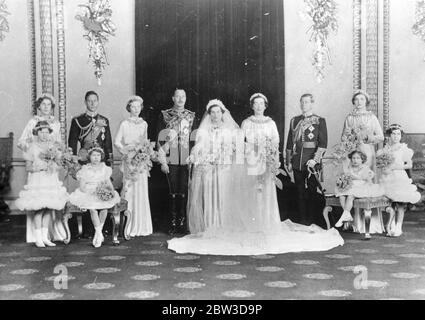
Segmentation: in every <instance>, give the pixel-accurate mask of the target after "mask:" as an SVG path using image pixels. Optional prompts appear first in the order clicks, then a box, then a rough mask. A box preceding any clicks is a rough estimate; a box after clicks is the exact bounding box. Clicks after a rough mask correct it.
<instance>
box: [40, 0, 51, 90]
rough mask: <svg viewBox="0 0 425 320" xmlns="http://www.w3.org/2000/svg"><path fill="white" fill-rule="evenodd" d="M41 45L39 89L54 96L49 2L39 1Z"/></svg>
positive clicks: (48, 0) (47, 0)
mask: <svg viewBox="0 0 425 320" xmlns="http://www.w3.org/2000/svg"><path fill="white" fill-rule="evenodd" d="M39 8H40V9H39V10H40V44H41V48H40V51H41V89H42V91H43V92H45V93H50V94H52V95H54V90H53V89H54V83H53V77H54V76H53V37H52V14H51V3H50V0H39Z"/></svg>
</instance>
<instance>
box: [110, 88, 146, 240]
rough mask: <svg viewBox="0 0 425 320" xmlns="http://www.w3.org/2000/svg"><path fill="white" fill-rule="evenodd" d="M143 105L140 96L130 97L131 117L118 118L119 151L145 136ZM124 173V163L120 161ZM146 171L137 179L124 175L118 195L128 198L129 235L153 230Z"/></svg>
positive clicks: (128, 103) (143, 233) (125, 152)
mask: <svg viewBox="0 0 425 320" xmlns="http://www.w3.org/2000/svg"><path fill="white" fill-rule="evenodd" d="M142 108H143V99H142V98H141V97H139V96H133V97H130V99H129V100H128V102H127V105H126V109H127V111H128V112H129V113H130V117H129V118H128V119H126V120H124V121H122V122H121V124H120V127H119V129H118V133H117V135H116V137H115V146H116V147H117V148H118V150H119V151H120V152H121V154H123V155H125V154H127V153H128V152H129V151H130V150H131V149H132V148H134V147H135V146H136V145H137V144H139V143H141V142H143V141H145V140H147V130H148V124H147V122H146V121H145V120H143V119H142V118H140V117H139V114H140V112H141V111H142ZM121 171H122V172H123V173H125V163H124V162H122V164H121ZM148 174H149V172H141V173H138V176H137V179H136V181H134V180H131V179H128V178H126V177H125V174H124V178H123V190H122V192H121V197H122V198H123V199H125V200H127V201H128V209H129V211H131V221H130V236H131V237H137V236H147V235H150V234H152V218H151V209H150V205H149V193H148Z"/></svg>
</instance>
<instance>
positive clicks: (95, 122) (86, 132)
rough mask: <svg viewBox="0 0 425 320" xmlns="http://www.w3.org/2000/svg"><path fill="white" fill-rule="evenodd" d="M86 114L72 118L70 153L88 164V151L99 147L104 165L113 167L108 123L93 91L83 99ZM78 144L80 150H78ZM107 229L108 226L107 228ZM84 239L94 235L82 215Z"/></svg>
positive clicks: (86, 218) (91, 227)
mask: <svg viewBox="0 0 425 320" xmlns="http://www.w3.org/2000/svg"><path fill="white" fill-rule="evenodd" d="M84 101H85V104H86V112H85V113H82V114H80V115H79V116H77V117H74V118H73V119H72V121H71V128H70V130H69V137H68V146H69V147H70V148H72V152H73V153H74V154H75V155H78V156H79V157H80V163H81V164H86V163H88V162H89V159H88V150H89V149H90V148H92V147H94V146H99V147H100V148H102V149H103V151H104V152H105V159H104V161H105V164H106V165H108V166H110V167H112V166H113V155H112V138H111V130H110V128H109V121H108V119H107V118H106V117H104V116H102V115H100V114H98V113H97V109H98V107H99V96H98V94H97V93H96V92H94V91H88V92H87V93H86V95H85V98H84ZM78 143H80V149H79V150H78ZM107 228H108V226H107ZM83 230H84V237H90V235H91V234H93V233H94V228H93V224H92V223H91V219H90V215H83Z"/></svg>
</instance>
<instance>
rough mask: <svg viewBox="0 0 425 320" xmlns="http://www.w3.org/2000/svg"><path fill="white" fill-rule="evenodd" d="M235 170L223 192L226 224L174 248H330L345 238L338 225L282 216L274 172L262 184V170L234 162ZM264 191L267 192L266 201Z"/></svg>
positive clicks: (222, 251) (243, 251) (175, 242)
mask: <svg viewBox="0 0 425 320" xmlns="http://www.w3.org/2000/svg"><path fill="white" fill-rule="evenodd" d="M231 172H232V173H231V174H232V179H231V180H232V182H231V183H230V184H229V185H228V186H227V187H226V188H225V189H226V191H225V192H222V193H221V194H224V195H225V198H223V199H222V201H221V203H222V204H223V207H222V213H221V217H222V221H221V224H219V225H212V226H209V227H207V228H206V229H205V230H203V231H200V232H197V233H195V234H190V235H187V236H184V237H182V238H174V239H171V240H169V241H168V248H169V249H170V250H173V251H175V252H177V253H195V254H211V255H231V256H232V255H261V254H279V253H286V252H302V251H327V250H330V249H332V248H334V247H337V246H342V245H343V244H344V240H343V239H342V237H341V236H340V234H339V232H338V231H337V230H336V229H334V228H332V229H330V230H324V229H322V228H320V227H319V226H317V225H311V226H305V225H301V224H297V223H293V222H291V221H290V220H285V221H283V222H281V221H280V216H279V209H278V205H277V201H276V191H275V188H276V187H275V185H274V181H273V180H272V179H270V176H269V177H267V175H270V174H269V173H268V174H266V177H265V179H264V180H263V181H264V185H263V186H262V189H259V188H258V180H259V179H258V176H249V175H247V174H246V168H245V166H241V165H232V168H231ZM267 178H268V179H267ZM230 191H231V192H230ZM264 195H268V197H267V200H266V203H264V202H263V201H264Z"/></svg>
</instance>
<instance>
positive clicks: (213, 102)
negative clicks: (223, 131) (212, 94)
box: [205, 99, 227, 111]
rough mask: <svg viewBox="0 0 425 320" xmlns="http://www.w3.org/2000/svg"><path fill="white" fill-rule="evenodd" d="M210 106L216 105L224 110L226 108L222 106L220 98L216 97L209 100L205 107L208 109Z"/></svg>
mask: <svg viewBox="0 0 425 320" xmlns="http://www.w3.org/2000/svg"><path fill="white" fill-rule="evenodd" d="M212 106H218V107H220V108H221V109H222V110H224V111H226V110H227V109H226V107H225V106H224V104H223V102H221V100H218V99H213V100H210V101H209V102H208V104H207V107H206V108H205V109H206V110H207V111H208V109H209V108H211V107H212Z"/></svg>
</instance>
